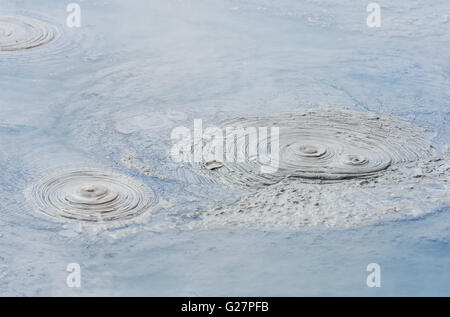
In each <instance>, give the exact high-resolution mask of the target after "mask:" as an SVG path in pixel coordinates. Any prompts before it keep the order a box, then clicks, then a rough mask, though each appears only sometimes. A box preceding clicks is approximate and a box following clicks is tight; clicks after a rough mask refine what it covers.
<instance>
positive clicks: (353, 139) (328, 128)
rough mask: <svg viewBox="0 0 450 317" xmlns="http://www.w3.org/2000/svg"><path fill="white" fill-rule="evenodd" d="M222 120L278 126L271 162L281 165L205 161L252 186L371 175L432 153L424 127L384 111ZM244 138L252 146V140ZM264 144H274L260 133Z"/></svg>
mask: <svg viewBox="0 0 450 317" xmlns="http://www.w3.org/2000/svg"><path fill="white" fill-rule="evenodd" d="M221 125H222V126H223V127H235V128H248V127H268V128H270V127H279V129H280V130H279V156H278V160H277V161H272V162H271V165H272V166H278V169H277V171H276V172H274V173H267V174H261V173H260V171H261V166H262V164H261V163H260V162H259V160H255V159H253V160H252V159H249V160H246V161H245V162H243V163H240V162H239V163H238V162H223V164H222V166H220V165H217V164H216V165H215V168H214V169H211V168H208V162H207V163H206V164H204V169H205V170H206V172H207V174H208V175H210V176H212V177H218V178H220V179H222V180H225V181H226V182H229V183H232V184H237V185H242V186H249V187H255V186H256V187H257V186H264V185H268V184H275V183H278V182H279V181H281V180H283V179H285V178H297V179H300V180H304V181H309V182H311V181H313V182H327V181H328V182H333V181H339V180H344V179H349V178H358V177H360V178H362V177H368V176H371V175H375V174H377V173H378V172H380V171H382V170H385V169H387V168H388V167H390V166H393V165H397V164H402V163H407V162H414V161H417V160H419V159H421V158H425V157H429V156H431V155H432V152H433V151H432V146H431V145H430V143H429V142H428V141H427V140H426V138H425V137H424V135H423V132H422V131H421V130H420V129H418V128H416V127H414V126H412V125H411V124H409V123H407V122H404V121H401V120H399V119H396V118H394V117H392V116H389V115H383V114H374V113H360V112H354V111H344V110H330V109H327V110H308V111H303V112H299V113H285V114H279V115H274V116H270V117H253V118H237V119H233V120H228V121H225V122H223V123H222V124H221ZM267 134H268V135H270V133H267ZM240 137H244V138H245V137H246V136H245V135H241V136H240ZM238 143H239V140H237V141H236V144H238ZM243 143H244V144H246V147H247V148H248V142H245V140H244V142H243ZM266 144H268V146H269V148H270V147H271V140H270V138H269V136H268V137H267V138H266V139H263V138H261V136H260V138H259V139H258V146H259V147H261V146H265V145H266ZM233 146H234V145H233ZM227 149H228V150H229V146H228V144H227ZM272 150H273V149H272ZM245 151H248V149H246V150H245Z"/></svg>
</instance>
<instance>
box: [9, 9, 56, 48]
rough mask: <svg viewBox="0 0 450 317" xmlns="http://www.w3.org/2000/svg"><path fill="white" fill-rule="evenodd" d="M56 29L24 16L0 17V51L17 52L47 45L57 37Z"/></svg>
mask: <svg viewBox="0 0 450 317" xmlns="http://www.w3.org/2000/svg"><path fill="white" fill-rule="evenodd" d="M57 34H58V31H57V29H56V28H55V27H54V26H52V25H50V24H48V23H46V22H44V21H40V20H37V19H34V18H30V17H25V16H0V51H18V50H25V49H30V48H34V47H37V46H41V45H44V44H47V43H49V42H50V41H52V40H54V39H55V38H56V37H57Z"/></svg>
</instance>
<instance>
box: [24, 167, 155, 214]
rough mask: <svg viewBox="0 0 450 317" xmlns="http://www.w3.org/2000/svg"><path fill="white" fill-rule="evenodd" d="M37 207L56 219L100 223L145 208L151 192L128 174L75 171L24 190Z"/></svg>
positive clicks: (42, 181)
mask: <svg viewBox="0 0 450 317" xmlns="http://www.w3.org/2000/svg"><path fill="white" fill-rule="evenodd" d="M25 195H26V197H27V199H28V200H29V201H31V202H32V204H33V205H34V207H35V209H36V210H39V211H40V212H43V213H45V214H46V215H48V216H51V217H55V218H59V219H70V220H76V221H85V222H103V221H112V220H118V219H123V218H130V217H133V216H136V215H138V214H140V213H142V212H144V211H145V210H148V209H149V208H150V207H151V206H152V204H153V202H154V200H155V196H154V194H153V192H152V191H151V190H150V189H149V188H148V187H147V186H145V185H144V184H142V183H139V182H137V181H135V180H133V179H131V178H129V177H127V176H124V175H120V174H116V173H110V172H102V171H97V170H76V171H69V172H64V173H60V174H56V175H52V176H50V177H47V178H44V179H42V180H41V181H39V182H38V183H36V184H34V185H33V186H31V187H30V188H28V189H27V190H26V191H25Z"/></svg>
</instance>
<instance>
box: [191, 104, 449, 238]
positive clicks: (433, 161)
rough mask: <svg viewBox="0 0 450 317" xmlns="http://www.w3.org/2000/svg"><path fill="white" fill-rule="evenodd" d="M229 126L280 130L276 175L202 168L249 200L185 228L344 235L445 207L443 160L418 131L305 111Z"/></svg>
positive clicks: (396, 123) (366, 117) (376, 119)
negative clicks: (341, 231)
mask: <svg viewBox="0 0 450 317" xmlns="http://www.w3.org/2000/svg"><path fill="white" fill-rule="evenodd" d="M227 126H235V127H279V129H280V130H279V150H280V156H279V162H278V163H279V168H278V170H277V171H276V172H274V173H269V174H261V173H260V171H261V170H260V167H261V166H260V165H261V164H260V163H259V162H258V161H257V160H246V161H245V162H220V164H216V165H215V166H214V168H213V169H211V168H208V164H203V168H201V171H202V172H203V173H206V174H207V175H209V177H212V178H213V179H216V180H219V181H220V182H222V183H224V184H225V185H232V186H237V187H241V188H244V189H245V188H246V189H248V190H249V191H250V192H249V194H244V195H243V196H241V197H240V198H238V199H237V201H236V202H235V203H232V204H229V203H226V202H224V203H222V204H218V205H217V206H216V207H214V208H213V209H210V210H206V211H197V212H194V213H193V215H191V217H192V218H193V219H199V220H197V221H192V222H191V223H189V225H188V226H189V227H192V228H198V227H200V228H204V227H216V226H219V227H222V226H228V225H231V226H252V227H253V226H256V227H260V228H264V229H265V230H266V229H267V230H278V229H280V230H291V229H295V228H301V227H311V226H325V227H337V228H349V227H354V226H359V225H363V224H371V223H379V222H383V221H388V220H395V219H406V218H411V217H412V218H417V217H420V216H423V215H425V214H429V213H432V212H435V211H437V210H439V208H442V207H443V206H448V205H449V204H450V198H449V196H448V193H449V191H450V186H449V183H448V175H449V173H450V161H449V158H448V153H447V154H445V153H438V151H436V150H435V149H434V147H433V145H432V144H431V142H430V141H429V140H428V139H427V136H426V133H425V131H424V130H423V129H420V128H418V127H415V126H414V125H412V124H410V123H408V122H406V121H403V120H401V119H399V118H395V117H393V116H391V115H386V114H376V113H360V112H354V111H343V110H332V109H326V110H308V111H302V112H298V113H286V114H279V115H273V116H270V117H253V118H236V119H232V120H227V121H225V122H223V123H222V127H227ZM258 141H259V142H261V140H258ZM262 143H265V142H264V140H263V142H262ZM269 144H270V141H269ZM246 150H247V149H246Z"/></svg>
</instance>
